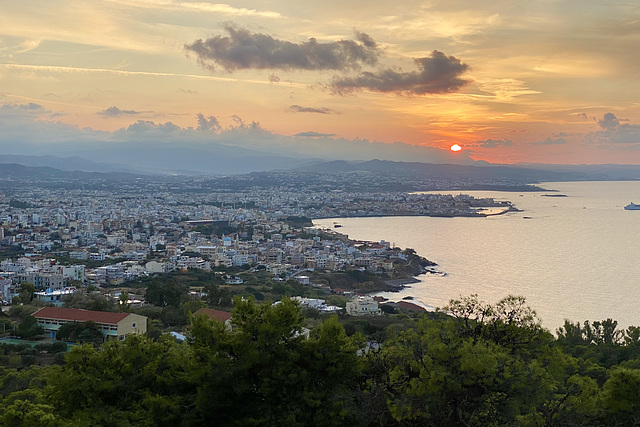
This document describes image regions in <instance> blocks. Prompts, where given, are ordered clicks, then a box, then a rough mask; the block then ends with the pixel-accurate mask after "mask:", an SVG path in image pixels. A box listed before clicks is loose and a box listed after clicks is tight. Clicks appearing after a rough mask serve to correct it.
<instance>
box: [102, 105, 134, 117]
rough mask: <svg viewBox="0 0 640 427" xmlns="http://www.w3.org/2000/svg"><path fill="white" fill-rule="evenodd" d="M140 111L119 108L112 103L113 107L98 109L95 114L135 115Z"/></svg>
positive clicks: (113, 115)
mask: <svg viewBox="0 0 640 427" xmlns="http://www.w3.org/2000/svg"><path fill="white" fill-rule="evenodd" d="M140 113H141V112H140V111H134V110H121V109H119V108H118V107H116V106H115V105H114V106H113V107H109V108H107V109H106V110H102V111H98V112H97V113H96V114H97V115H99V116H104V117H120V116H128V115H136V114H140Z"/></svg>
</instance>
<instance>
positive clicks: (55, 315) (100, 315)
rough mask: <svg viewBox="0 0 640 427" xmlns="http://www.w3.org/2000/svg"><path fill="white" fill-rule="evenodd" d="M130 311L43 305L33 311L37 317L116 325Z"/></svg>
mask: <svg viewBox="0 0 640 427" xmlns="http://www.w3.org/2000/svg"><path fill="white" fill-rule="evenodd" d="M129 314H130V313H111V312H108V311H91V310H82V309H79V308H62V307H43V308H41V309H40V310H38V311H36V312H35V313H33V317H35V318H37V319H57V320H69V321H72V322H88V321H92V322H95V323H108V324H112V325H115V324H117V323H118V322H120V321H121V320H122V319H124V318H125V317H127V316H128V315H129Z"/></svg>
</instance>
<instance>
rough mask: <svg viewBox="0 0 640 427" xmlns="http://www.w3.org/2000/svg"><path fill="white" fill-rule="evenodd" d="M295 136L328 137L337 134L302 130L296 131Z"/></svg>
mask: <svg viewBox="0 0 640 427" xmlns="http://www.w3.org/2000/svg"><path fill="white" fill-rule="evenodd" d="M293 136H301V137H305V138H327V137H330V136H335V134H334V133H320V132H300V133H296V134H295V135H293Z"/></svg>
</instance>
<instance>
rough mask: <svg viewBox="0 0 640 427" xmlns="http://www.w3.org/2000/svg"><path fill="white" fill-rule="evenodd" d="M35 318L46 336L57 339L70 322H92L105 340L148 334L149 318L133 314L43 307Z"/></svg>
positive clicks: (35, 314) (34, 314)
mask: <svg viewBox="0 0 640 427" xmlns="http://www.w3.org/2000/svg"><path fill="white" fill-rule="evenodd" d="M33 317H35V318H36V320H37V321H38V325H40V326H41V327H42V328H43V329H44V333H45V336H47V337H51V338H55V337H56V331H57V330H58V329H59V328H60V326H62V325H64V324H65V323H69V322H88V321H92V322H94V323H95V324H97V325H98V327H99V328H100V330H101V331H102V334H103V335H104V337H105V339H109V340H116V339H117V340H120V341H122V340H124V339H125V338H126V336H127V335H129V334H144V333H146V332H147V318H146V317H145V316H140V315H139V314H133V313H112V312H108V311H91V310H81V309H78V308H62V307H43V308H41V309H40V310H38V311H36V312H35V313H33Z"/></svg>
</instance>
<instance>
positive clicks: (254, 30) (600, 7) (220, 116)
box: [0, 0, 640, 164]
mask: <svg viewBox="0 0 640 427" xmlns="http://www.w3.org/2000/svg"><path fill="white" fill-rule="evenodd" d="M639 47H640V5H638V4H637V3H635V2H602V1H587V2H585V1H583V0H580V1H578V0H564V1H563V0H545V1H535V0H527V1H518V0H509V1H506V0H497V1H492V2H478V1H476V0H473V1H472V0H448V1H435V0H434V1H429V0H420V1H413V0H404V1H400V2H389V1H381V0H368V1H360V0H351V1H344V0H343V1H336V0H325V1H322V2H306V1H283V0H265V1H260V2H257V1H229V2H228V3H215V2H205V1H200V2H189V1H179V0H135V1H133V0H132V1H127V0H91V1H82V2H81V1H64V0H61V1H50V0H46V1H43V0H30V1H20V2H18V1H7V0H5V1H4V2H3V6H2V13H1V14H0V144H4V145H3V146H0V149H2V150H3V151H4V152H5V153H17V151H19V148H17V147H18V146H19V144H17V142H16V141H24V142H29V143H35V144H40V146H42V147H46V149H43V150H42V151H41V152H42V153H44V152H50V153H54V152H55V147H56V144H58V143H61V142H68V141H70V140H74V141H78V142H80V141H82V142H83V143H91V142H92V141H100V142H106V143H117V142H123V141H135V139H136V138H137V137H139V136H140V135H145V137H147V138H148V137H150V136H153V138H157V140H158V141H159V142H162V143H173V142H180V141H182V142H184V141H194V142H197V143H199V144H206V143H207V141H216V142H218V143H224V144H229V145H233V144H235V143H238V144H239V145H241V146H243V147H246V148H253V149H256V147H258V148H260V149H261V150H263V151H265V152H270V151H272V146H274V145H277V146H278V147H279V149H280V150H292V151H295V149H296V147H298V149H300V150H302V148H300V147H315V148H313V149H314V150H316V151H315V155H318V153H322V152H323V150H325V151H324V152H325V153H326V157H327V158H332V157H333V158H341V156H342V155H341V153H342V152H341V151H340V150H342V149H343V148H344V149H345V150H352V153H351V158H354V157H357V155H356V154H354V153H361V157H362V159H366V158H367V156H368V154H367V153H368V150H369V147H370V146H371V147H373V146H376V147H378V148H379V147H382V148H384V149H387V151H386V152H389V153H392V152H394V151H398V152H403V153H409V154H407V156H406V157H411V154H410V153H417V152H418V151H420V150H418V149H417V148H411V147H408V148H409V149H407V147H405V146H404V145H403V144H394V145H388V146H386V145H385V146H380V145H379V144H376V143H385V144H391V143H404V144H410V145H414V146H420V147H432V148H437V149H439V150H433V149H431V150H429V149H425V150H423V151H424V153H428V154H425V155H424V156H423V157H421V156H418V155H416V157H415V158H416V160H424V159H427V160H428V158H429V155H431V154H433V156H434V157H433V160H434V161H440V160H442V159H455V158H457V157H456V156H459V158H465V157H470V158H472V159H475V160H486V161H490V162H494V163H516V162H536V163H573V164H580V163H625V164H629V163H631V164H640V84H639V82H638V78H639V77H640V56H638V54H637V52H638V48H639ZM238 135H243V137H242V138H241V137H239V136H238ZM249 141H250V142H249ZM453 144H459V145H460V146H461V147H462V150H461V151H459V152H457V153H453V152H451V151H450V150H449V147H450V146H452V145H453ZM2 147H4V148H2ZM287 147H290V148H287ZM336 147H337V148H336ZM47 150H48V151H47ZM416 150H418V151H416ZM383 151H384V150H383ZM379 152H380V151H377V152H375V155H374V154H371V155H369V157H375V156H380V155H379ZM372 153H373V151H372ZM438 153H440V154H438ZM391 157H393V156H390V158H391ZM394 159H396V158H394ZM397 159H400V158H397ZM402 159H404V158H402Z"/></svg>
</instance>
